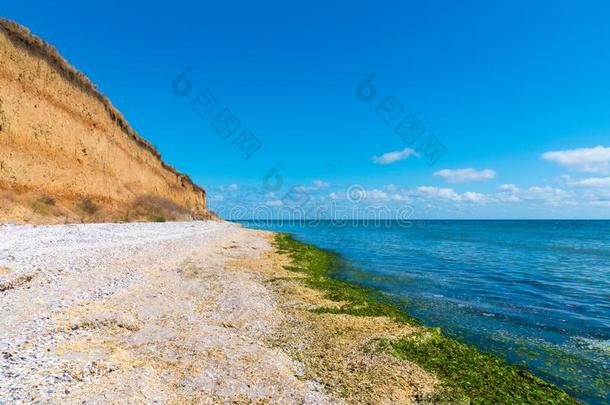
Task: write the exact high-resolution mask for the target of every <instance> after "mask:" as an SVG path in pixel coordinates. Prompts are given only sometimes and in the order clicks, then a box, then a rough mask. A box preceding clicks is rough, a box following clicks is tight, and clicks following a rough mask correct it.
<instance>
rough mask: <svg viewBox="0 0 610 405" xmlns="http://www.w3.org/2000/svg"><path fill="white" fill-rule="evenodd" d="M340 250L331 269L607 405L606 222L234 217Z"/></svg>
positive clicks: (609, 298)
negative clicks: (335, 267)
mask: <svg viewBox="0 0 610 405" xmlns="http://www.w3.org/2000/svg"><path fill="white" fill-rule="evenodd" d="M243 223H244V224H245V225H246V226H249V227H253V228H262V229H268V230H273V231H282V232H290V233H292V234H294V235H295V237H296V238H297V239H299V240H301V241H304V242H308V243H313V244H315V245H317V246H319V247H322V248H325V249H329V250H332V251H335V252H337V253H340V254H341V256H342V258H343V260H344V263H343V266H342V267H341V270H340V271H339V273H338V274H337V277H339V278H341V279H344V280H347V281H351V282H354V283H357V284H360V285H364V286H368V287H372V288H375V289H378V290H381V291H384V292H386V293H389V294H392V295H394V296H396V297H401V298H407V300H408V302H409V304H408V305H407V307H405V310H406V311H407V312H408V313H409V314H411V315H412V316H415V317H417V318H419V319H421V320H422V321H423V322H424V323H425V324H426V325H431V326H440V327H442V328H443V329H444V330H445V331H446V333H447V334H449V335H450V336H453V337H456V338H458V339H460V340H462V341H465V342H468V343H471V344H474V345H476V346H477V347H479V348H480V349H482V350H485V351H488V352H493V353H496V354H500V355H502V356H504V357H505V358H506V359H507V360H508V361H509V362H510V363H512V364H522V365H525V366H527V367H528V368H529V369H530V370H532V371H533V372H534V373H535V374H537V375H539V376H541V377H543V378H545V379H547V380H549V381H551V382H553V383H555V384H557V385H559V386H561V387H563V388H564V389H565V390H566V391H568V392H569V393H570V394H572V395H573V396H574V397H576V398H579V399H581V400H583V401H585V402H587V403H591V404H602V403H610V399H609V395H610V394H609V392H610V221H425V222H414V223H412V224H411V226H409V227H407V226H405V225H404V224H399V223H396V222H391V223H390V222H388V223H377V224H375V223H372V222H362V221H359V222H349V223H343V224H333V223H331V222H317V223H315V222H309V223H288V222H279V221H276V222H268V221H267V222H260V223H257V222H252V221H245V222H243Z"/></svg>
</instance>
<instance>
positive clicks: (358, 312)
mask: <svg viewBox="0 0 610 405" xmlns="http://www.w3.org/2000/svg"><path fill="white" fill-rule="evenodd" d="M275 245H276V248H277V250H278V252H279V253H284V254H288V255H289V256H290V257H291V259H292V260H293V263H292V265H291V266H286V268H287V269H288V270H292V271H297V272H300V273H303V274H304V275H305V277H304V278H303V282H304V283H305V284H306V285H307V286H309V287H310V288H313V289H316V290H319V291H322V292H323V293H324V295H325V298H327V299H329V300H331V301H335V302H339V303H340V304H341V305H340V306H338V307H322V308H317V309H315V310H314V312H319V313H334V314H348V315H353V316H379V317H388V318H391V319H393V320H394V321H396V322H403V323H408V324H411V325H418V326H419V327H420V331H419V332H418V333H415V334H413V335H411V336H407V337H403V338H399V339H393V340H390V339H387V340H384V341H383V342H380V343H381V344H380V345H378V347H379V348H380V349H381V350H386V351H388V352H389V353H391V354H392V355H394V356H396V357H397V358H400V359H403V360H408V361H411V362H413V363H415V364H417V365H419V366H420V367H422V368H423V369H425V370H427V371H428V372H430V373H433V374H434V375H436V377H437V378H438V379H439V380H440V381H441V382H442V388H441V389H440V390H438V392H437V394H436V395H435V397H434V398H429V402H433V403H474V404H575V403H577V402H576V401H575V400H574V399H572V398H571V397H570V396H569V395H568V394H567V393H565V392H564V391H563V390H561V389H560V388H558V387H557V386H555V385H553V384H551V383H548V382H546V381H544V380H542V379H540V378H538V377H536V376H534V375H533V374H532V373H530V372H529V371H527V370H526V369H524V368H520V367H516V366H511V365H508V364H506V361H505V360H504V359H502V358H501V357H499V356H496V355H492V354H487V353H483V352H480V351H479V350H477V349H476V348H475V347H473V346H470V345H467V344H464V343H461V342H459V341H457V340H455V339H452V338H449V337H447V336H445V335H444V334H443V333H442V331H441V330H440V329H438V328H429V327H424V326H421V325H420V322H419V321H418V320H416V319H414V318H412V317H410V316H408V315H407V314H406V313H405V312H404V310H403V306H401V305H400V303H397V302H395V301H394V300H392V298H391V297H389V296H388V295H386V294H383V293H378V292H375V291H374V290H371V289H367V288H363V287H360V286H357V285H354V284H350V283H347V282H344V281H341V280H337V279H336V278H334V277H333V274H334V272H335V271H336V270H337V267H338V263H339V262H338V257H337V256H336V255H335V254H333V253H330V252H327V251H324V250H322V249H319V248H317V247H315V246H312V245H308V244H305V243H301V242H298V241H296V240H295V239H293V238H292V236H291V235H288V234H277V236H276V239H275Z"/></svg>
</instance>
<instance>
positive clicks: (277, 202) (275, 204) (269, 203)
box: [265, 200, 284, 207]
mask: <svg viewBox="0 0 610 405" xmlns="http://www.w3.org/2000/svg"><path fill="white" fill-rule="evenodd" d="M265 205H267V206H269V207H280V206H282V205H284V203H283V202H282V200H271V201H267V202H265Z"/></svg>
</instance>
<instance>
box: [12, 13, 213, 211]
mask: <svg viewBox="0 0 610 405" xmlns="http://www.w3.org/2000/svg"><path fill="white" fill-rule="evenodd" d="M205 197H206V196H205V191H204V190H203V189H202V188H201V187H199V186H197V185H195V184H194V183H193V182H192V181H191V179H190V178H189V177H188V176H186V175H184V174H181V173H179V172H177V171H176V169H174V168H173V167H171V166H169V165H167V164H166V163H164V162H163V161H162V159H161V156H160V154H159V152H158V151H157V150H156V149H155V148H154V147H153V146H152V145H150V144H149V143H148V142H146V141H145V140H144V139H142V138H141V137H140V136H139V135H138V134H137V133H136V132H135V131H134V130H133V129H132V128H131V127H130V126H129V124H128V123H127V121H126V120H125V119H124V118H123V116H122V115H121V113H120V112H119V111H118V110H116V109H115V108H114V107H113V106H112V104H111V103H110V101H109V100H108V99H107V98H106V97H105V96H103V95H102V94H101V93H100V92H99V91H98V90H97V88H96V86H95V85H93V84H92V83H91V82H90V81H89V79H87V78H86V77H85V76H84V75H83V74H82V73H80V72H78V71H77V70H76V69H74V68H73V67H72V66H70V65H69V64H68V62H66V61H65V60H64V59H63V58H62V57H61V56H60V55H59V53H58V52H57V51H56V50H55V49H54V48H53V47H52V46H50V45H49V44H47V43H45V42H44V41H42V40H41V39H39V38H37V37H35V36H33V35H32V34H30V33H29V31H28V30H27V29H26V28H24V27H22V26H20V25H18V24H16V23H14V22H11V21H7V20H3V19H0V223H1V222H37V223H41V222H46V223H55V222H76V221H113V220H121V221H123V220H142V219H144V220H151V219H152V220H164V219H188V218H198V219H203V218H210V217H212V216H213V214H211V213H209V212H208V211H207V209H206V198H205Z"/></svg>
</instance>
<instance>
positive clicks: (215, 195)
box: [208, 194, 225, 201]
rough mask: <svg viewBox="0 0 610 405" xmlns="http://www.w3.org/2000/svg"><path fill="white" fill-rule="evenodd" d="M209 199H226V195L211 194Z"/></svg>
mask: <svg viewBox="0 0 610 405" xmlns="http://www.w3.org/2000/svg"><path fill="white" fill-rule="evenodd" d="M208 199H209V200H210V201H224V199H225V196H224V195H222V194H209V195H208Z"/></svg>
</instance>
